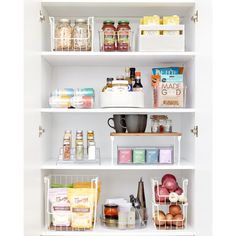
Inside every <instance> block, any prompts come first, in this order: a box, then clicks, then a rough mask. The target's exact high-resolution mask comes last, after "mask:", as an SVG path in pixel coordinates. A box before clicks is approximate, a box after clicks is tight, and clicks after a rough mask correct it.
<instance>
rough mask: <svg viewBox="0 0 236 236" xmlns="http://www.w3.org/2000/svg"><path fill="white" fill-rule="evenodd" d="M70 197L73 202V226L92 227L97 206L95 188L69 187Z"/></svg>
mask: <svg viewBox="0 0 236 236" xmlns="http://www.w3.org/2000/svg"><path fill="white" fill-rule="evenodd" d="M68 199H69V201H70V203H71V212H72V213H71V217H72V219H71V226H72V228H73V229H75V230H85V229H92V227H93V220H94V208H95V189H93V188H71V189H68Z"/></svg>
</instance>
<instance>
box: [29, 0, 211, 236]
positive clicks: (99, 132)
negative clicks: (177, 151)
mask: <svg viewBox="0 0 236 236" xmlns="http://www.w3.org/2000/svg"><path fill="white" fill-rule="evenodd" d="M40 11H41V12H42V18H41V21H40ZM196 12H198V16H197V15H196ZM154 14H159V15H173V14H176V15H180V16H181V20H182V22H183V24H184V25H185V36H186V40H185V45H186V50H185V51H184V52H110V53H107V52H99V50H98V45H99V44H98V34H96V32H97V30H98V29H100V27H101V24H102V21H103V20H104V19H106V18H113V19H119V18H122V17H126V18H128V19H129V20H130V21H131V22H132V25H133V26H134V28H137V26H138V22H139V21H138V19H139V18H141V17H142V16H145V15H154ZM48 16H55V17H72V16H78V17H88V16H94V17H95V40H94V51H93V52H54V51H50V34H49V33H50V27H49V19H48ZM44 17H45V18H44ZM191 18H192V19H191ZM193 18H194V19H195V22H194V20H193ZM210 35H211V4H210V0H208V1H203V0H196V1H194V0H182V1H181V0H175V1H163V0H162V1H161V0H150V1H141V0H140V1H131V0H130V1H122V0H120V1H115V2H112V1H95V0H94V1H82V0H81V1H79V0H74V1H69V2H67V1H60V0H57V1H52V0H42V1H41V2H40V1H39V0H38V1H33V0H25V87H24V88H25V155H24V156H25V235H26V236H39V235H55V236H56V235H83V234H84V235H101V236H102V235H107V236H108V235H143V236H149V235H179V236H182V235H199V236H204V235H211V218H212V213H211V204H212V195H211V194H212V193H211V159H212V157H211V139H212V137H211V123H212V122H211V119H212V118H211V87H212V81H211V62H210V61H211V56H210V47H211V41H210V39H211V37H210ZM159 65H161V66H165V65H176V66H184V67H185V72H184V73H185V74H184V77H185V82H186V85H187V103H186V108H182V109H174V108H171V109H153V108H152V102H151V101H152V96H151V83H150V75H151V69H152V67H157V66H159ZM125 66H130V67H131V66H133V67H137V68H138V69H139V70H140V71H142V78H143V79H142V83H143V85H144V93H145V104H144V105H145V106H144V108H141V109H138V108H130V109H129V108H117V109H115V108H110V109H102V108H100V105H99V104H100V101H99V92H100V90H101V89H102V87H103V86H104V84H105V80H106V77H108V76H109V75H111V76H115V75H119V74H121V73H123V71H124V67H125ZM63 87H73V88H77V87H81V88H82V87H93V88H94V89H95V93H96V102H95V108H94V109H87V110H80V109H78V110H77V109H73V110H72V109H71V110H65V109H50V108H49V106H48V96H49V94H50V92H51V91H52V90H53V89H56V88H63ZM120 113H124V114H129V113H132V114H133V113H134V114H136V113H141V114H148V115H151V114H167V115H168V116H169V117H170V118H171V119H172V120H173V121H174V130H176V131H179V132H181V133H182V140H181V162H180V164H179V165H178V164H175V165H169V166H168V165H163V166H161V165H160V166H140V165H139V166H119V165H111V145H110V132H112V130H111V128H110V127H109V126H108V125H107V120H108V118H109V117H111V116H112V115H113V114H120ZM194 126H198V137H196V136H194V134H193V132H191V129H194ZM40 127H42V129H43V130H42V129H41V131H40ZM66 129H71V130H73V131H75V130H76V129H81V130H84V132H86V131H87V130H91V129H92V130H94V131H95V139H96V143H97V146H99V147H100V153H101V165H100V166H94V165H76V166H75V165H66V166H61V165H56V158H57V155H58V153H59V148H60V146H61V143H62V136H63V133H64V130H66ZM147 130H148V131H150V120H149V121H148V126H147ZM195 131H196V130H195ZM39 133H40V134H39ZM144 139H146V137H145V138H143V141H144ZM125 140H126V139H125ZM125 140H122V139H121V143H122V142H123V143H125ZM154 140H157V142H159V141H158V138H157V139H156V137H155V139H154ZM137 142H141V143H142V140H141V141H137ZM145 142H150V143H151V142H153V137H152V139H151V138H150V139H147V140H145ZM161 142H162V141H161ZM163 142H165V140H164V141H163ZM141 143H139V145H141ZM167 172H168V173H173V174H175V175H176V176H177V177H179V178H182V177H185V178H188V179H189V207H188V226H187V227H186V229H183V230H174V231H170V230H161V231H160V230H156V229H155V227H154V226H153V224H152V223H151V221H152V219H151V181H150V179H151V178H152V177H158V178H160V177H161V176H162V175H163V174H165V173H167ZM48 174H76V175H94V174H95V175H98V176H99V177H100V179H101V181H102V193H101V199H100V203H101V202H102V201H104V200H105V199H106V198H107V197H115V196H120V195H121V196H122V197H126V198H127V197H128V196H129V194H130V193H136V190H137V182H138V180H139V178H140V177H141V176H142V177H143V179H144V182H145V191H146V199H147V206H148V213H149V224H148V227H147V228H145V229H142V230H139V231H137V230H135V231H132V230H129V231H117V230H115V231H114V230H108V229H106V228H104V227H102V226H101V225H100V224H99V220H98V224H97V226H96V228H95V229H94V230H93V231H90V232H60V231H49V230H48V229H47V228H46V227H45V217H44V214H45V212H44V191H43V184H44V183H43V177H44V176H46V175H48ZM99 212H101V207H98V213H99Z"/></svg>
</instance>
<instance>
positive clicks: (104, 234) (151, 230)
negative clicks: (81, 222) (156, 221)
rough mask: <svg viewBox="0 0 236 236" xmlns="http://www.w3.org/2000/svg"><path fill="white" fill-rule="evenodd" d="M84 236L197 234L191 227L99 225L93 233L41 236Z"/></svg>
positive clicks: (77, 232) (44, 234)
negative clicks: (170, 228)
mask: <svg viewBox="0 0 236 236" xmlns="http://www.w3.org/2000/svg"><path fill="white" fill-rule="evenodd" d="M67 235H68V236H69V235H71V236H83V235H86V236H88V235H91V236H93V235H94V236H95V235H96V236H119V235H121V236H125V235H127V236H138V235H142V236H151V235H153V236H157V235H162V236H172V235H176V236H194V235H195V232H194V231H193V230H192V228H191V227H188V228H187V229H184V230H157V229H156V228H155V227H154V225H151V224H150V225H148V226H147V227H146V228H144V229H137V230H116V229H108V228H105V227H102V226H101V225H99V224H98V225H97V226H96V228H95V229H94V230H93V231H49V230H45V231H42V233H41V236H67Z"/></svg>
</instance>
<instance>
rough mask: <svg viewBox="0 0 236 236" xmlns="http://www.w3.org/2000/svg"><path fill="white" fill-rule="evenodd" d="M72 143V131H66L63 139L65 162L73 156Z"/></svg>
mask: <svg viewBox="0 0 236 236" xmlns="http://www.w3.org/2000/svg"><path fill="white" fill-rule="evenodd" d="M71 141H72V133H71V130H66V131H65V134H64V138H63V160H65V161H68V160H70V156H71Z"/></svg>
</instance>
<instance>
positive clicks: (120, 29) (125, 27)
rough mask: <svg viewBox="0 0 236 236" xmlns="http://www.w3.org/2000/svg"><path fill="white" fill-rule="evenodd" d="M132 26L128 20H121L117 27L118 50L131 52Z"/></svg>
mask: <svg viewBox="0 0 236 236" xmlns="http://www.w3.org/2000/svg"><path fill="white" fill-rule="evenodd" d="M130 30H131V28H130V26H129V21H128V20H119V21H118V26H117V50H118V51H129V49H130V44H129V42H130Z"/></svg>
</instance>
